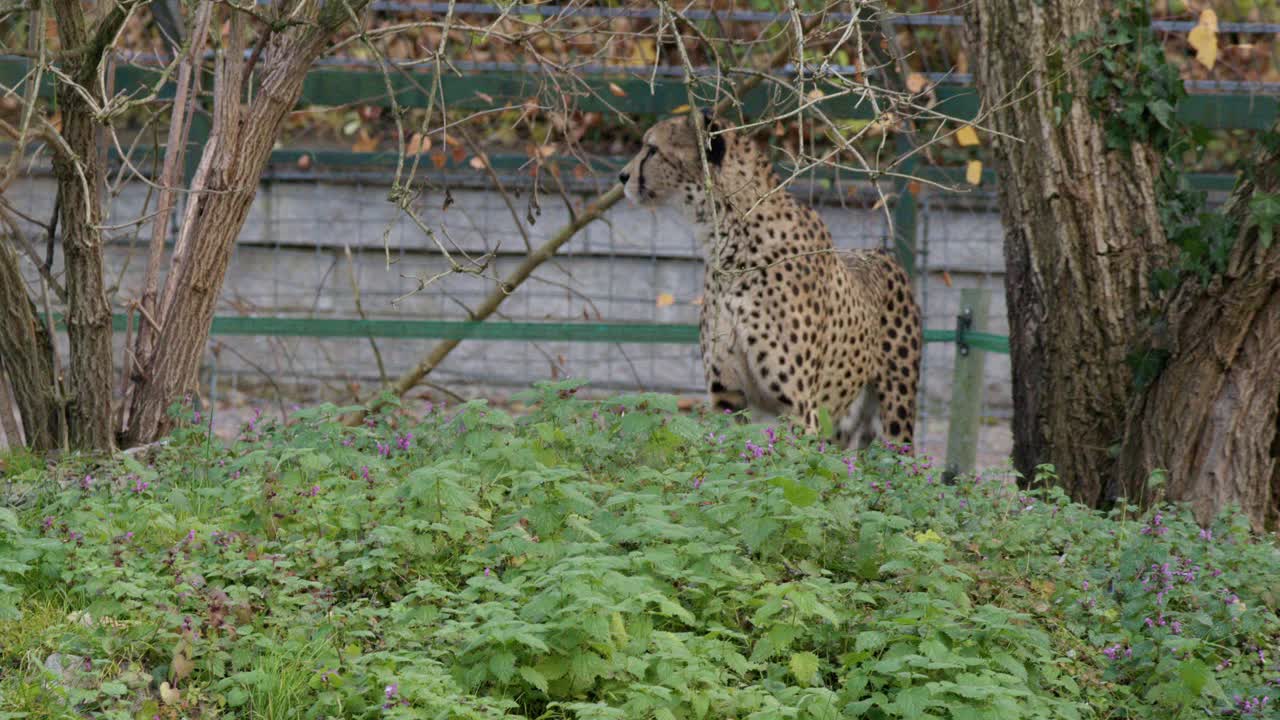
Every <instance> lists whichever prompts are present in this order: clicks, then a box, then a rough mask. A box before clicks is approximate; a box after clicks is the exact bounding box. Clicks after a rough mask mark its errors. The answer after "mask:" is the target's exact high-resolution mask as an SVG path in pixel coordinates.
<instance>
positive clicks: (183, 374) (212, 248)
mask: <svg viewBox="0 0 1280 720" xmlns="http://www.w3.org/2000/svg"><path fill="white" fill-rule="evenodd" d="M365 4H367V0H363V1H357V2H351V3H322V2H320V1H319V0H304V2H303V3H302V4H301V6H300V7H299V8H298V9H297V10H296V11H295V12H291V13H290V15H289V21H290V22H289V25H288V28H287V29H286V30H284V31H283V32H280V33H275V34H273V35H272V36H271V39H270V41H269V42H268V43H267V44H266V46H265V48H264V51H263V52H262V54H261V57H262V58H263V59H264V60H265V61H266V64H265V66H262V67H261V69H260V72H261V82H260V85H259V88H258V91H257V94H256V96H254V97H253V98H252V100H250V101H249V102H248V103H247V104H246V103H244V102H243V101H242V89H243V87H242V86H243V85H245V84H247V83H243V81H242V78H243V76H244V73H245V72H246V68H245V67H244V52H243V47H242V46H240V39H241V37H242V29H241V28H240V14H239V13H235V14H233V15H232V32H231V38H232V40H231V47H229V48H227V49H226V50H225V51H224V52H223V53H221V54H220V56H219V59H218V61H217V62H218V65H217V67H216V72H215V88H214V97H215V99H214V123H213V129H212V133H211V135H210V138H209V142H208V143H207V144H206V145H205V148H204V153H203V155H202V157H201V160H200V165H199V168H198V169H197V171H196V176H195V180H194V181H193V185H192V188H191V189H192V193H191V195H190V196H189V201H188V204H187V212H186V216H185V217H184V222H183V228H182V233H181V235H180V237H179V238H178V242H177V245H176V246H175V248H174V256H173V262H172V266H171V268H170V270H169V275H168V277H167V279H166V283H165V288H164V294H163V297H162V300H161V304H160V312H161V317H159V318H157V321H158V322H159V324H160V331H159V332H158V333H157V337H156V341H155V350H154V352H153V353H151V354H150V355H149V356H148V357H145V358H140V366H141V371H140V372H139V373H138V374H137V375H136V376H135V377H134V387H133V392H132V397H131V406H130V407H131V409H130V414H129V421H128V428H127V429H126V431H125V433H124V437H125V442H127V443H128V444H137V443H145V442H151V441H153V440H155V439H156V438H158V437H160V436H162V435H164V434H165V433H166V432H168V430H169V429H170V426H171V421H170V419H169V417H168V415H167V414H166V412H165V411H166V410H167V409H168V407H169V406H170V405H171V404H172V403H173V402H175V401H177V400H179V399H181V398H182V396H183V395H184V394H185V393H187V392H190V391H192V390H194V388H195V385H196V374H197V371H198V370H199V367H200V360H201V358H202V357H203V356H204V349H205V342H206V339H207V338H208V335H209V328H210V327H211V326H212V324H213V313H214V309H215V308H216V306H217V301H218V296H219V294H220V293H221V291H222V282H223V280H224V277H225V275H226V272H227V265H228V263H229V262H230V260H231V252H232V250H233V249H234V247H235V242H236V238H237V236H239V234H240V229H241V228H242V227H243V226H244V221H245V217H246V216H247V215H248V212H249V206H250V205H251V204H252V202H253V197H254V195H255V194H256V192H257V189H258V178H259V176H260V175H261V174H262V170H263V168H264V167H265V166H266V164H267V160H268V159H269V158H270V155H271V146H272V144H273V143H274V142H275V139H276V137H277V135H278V134H279V129H280V125H281V123H283V121H284V118H285V117H286V116H287V115H288V113H289V111H291V110H292V109H293V107H294V105H295V104H296V103H297V102H298V98H299V96H300V95H301V94H302V81H303V80H304V79H305V77H306V73H307V70H308V69H309V68H310V67H311V65H312V63H314V62H315V60H316V58H317V57H319V55H320V53H321V52H322V51H323V50H324V49H325V47H326V45H327V42H328V37H329V35H330V34H331V33H332V32H333V31H334V30H336V29H337V28H338V27H339V26H340V25H341V24H342V23H343V22H345V21H346V20H347V19H348V18H349V17H350V16H349V15H348V7H349V8H350V9H351V12H352V13H359V12H361V10H362V9H363V8H364V6H365Z"/></svg>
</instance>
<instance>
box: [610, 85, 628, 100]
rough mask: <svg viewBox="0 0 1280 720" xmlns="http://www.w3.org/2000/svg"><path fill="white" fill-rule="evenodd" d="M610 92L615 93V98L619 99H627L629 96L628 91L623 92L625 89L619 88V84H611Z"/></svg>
mask: <svg viewBox="0 0 1280 720" xmlns="http://www.w3.org/2000/svg"><path fill="white" fill-rule="evenodd" d="M609 92H611V93H613V94H614V95H615V96H617V97H626V96H627V91H626V90H623V89H622V88H620V87H618V84H617V83H609Z"/></svg>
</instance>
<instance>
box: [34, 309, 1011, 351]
mask: <svg viewBox="0 0 1280 720" xmlns="http://www.w3.org/2000/svg"><path fill="white" fill-rule="evenodd" d="M111 320H112V328H113V329H114V330H115V331H116V332H124V331H125V329H126V328H127V326H128V317H127V316H126V315H124V314H123V313H117V314H116V315H113V316H112V318H111ZM55 322H56V323H57V326H58V329H60V330H61V329H64V328H65V323H64V322H63V318H62V316H61V315H55ZM210 334H212V335H262V336H272V337H307V338H368V337H372V338H389V339H396V340H515V341H525V342H588V343H601V342H603V343H639V344H655V343H658V344H671V345H692V344H695V343H697V342H698V326H697V325H692V324H684V323H592V322H569V323H558V322H508V321H502V320H498V321H482V322H476V321H471V320H355V319H350V320H349V319H345V318H290V317H246V316H233V315H222V316H218V317H215V318H214V319H213V328H212V329H211V331H210ZM964 340H965V342H966V343H968V344H969V345H970V346H971V347H974V348H977V349H979V350H987V351H989V352H997V353H1006V354H1007V353H1008V352H1009V338H1007V337H1005V336H1004V335H994V334H991V333H985V332H966V333H965V334H964ZM924 341H925V342H927V343H931V342H948V343H949V342H955V341H956V331H955V330H925V331H924Z"/></svg>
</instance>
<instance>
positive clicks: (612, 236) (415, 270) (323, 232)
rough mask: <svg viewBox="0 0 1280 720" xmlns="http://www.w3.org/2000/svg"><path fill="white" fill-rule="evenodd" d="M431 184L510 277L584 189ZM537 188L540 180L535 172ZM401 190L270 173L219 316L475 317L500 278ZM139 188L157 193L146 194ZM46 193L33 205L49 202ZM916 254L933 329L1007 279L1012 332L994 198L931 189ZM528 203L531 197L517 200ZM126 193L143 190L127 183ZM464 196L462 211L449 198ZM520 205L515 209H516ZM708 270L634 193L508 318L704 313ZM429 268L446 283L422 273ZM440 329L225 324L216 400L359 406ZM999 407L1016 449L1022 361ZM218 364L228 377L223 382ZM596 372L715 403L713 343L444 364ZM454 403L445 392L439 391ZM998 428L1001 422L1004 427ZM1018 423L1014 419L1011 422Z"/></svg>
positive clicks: (503, 377) (478, 382)
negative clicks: (241, 330) (536, 199)
mask: <svg viewBox="0 0 1280 720" xmlns="http://www.w3.org/2000/svg"><path fill="white" fill-rule="evenodd" d="M501 179H502V182H503V186H504V188H506V189H507V191H508V192H509V193H511V194H512V195H515V194H516V193H527V192H528V191H529V190H528V188H527V187H526V188H524V189H521V181H520V178H519V177H518V176H513V175H507V176H505V177H502V178H501ZM469 180H470V182H469V183H463V182H458V183H454V184H450V185H449V186H447V187H445V186H443V185H442V186H441V187H440V188H438V189H437V190H435V191H431V192H427V193H424V194H423V195H422V196H421V197H420V198H419V199H418V203H419V204H420V205H421V206H422V207H423V208H424V209H426V208H430V209H431V212H430V213H425V215H426V216H429V217H431V218H433V223H432V227H433V229H434V230H435V231H436V232H437V233H438V234H439V236H440V237H442V238H446V239H447V243H448V246H449V248H450V249H451V250H453V251H455V252H457V253H462V254H466V255H469V256H472V257H478V256H482V255H486V254H492V255H493V256H494V260H493V269H494V270H495V274H496V275H498V276H502V275H504V274H505V272H506V270H507V269H508V267H509V266H511V265H513V264H514V263H516V262H519V261H520V259H521V258H523V257H524V256H525V254H526V253H527V252H528V247H530V246H537V245H539V244H541V243H542V242H544V241H545V240H546V236H547V235H548V234H549V233H550V232H552V231H554V230H556V229H557V228H559V227H561V226H562V225H564V224H565V223H566V222H567V221H568V218H569V214H570V211H569V207H570V206H572V205H574V204H576V203H577V202H579V201H581V199H582V198H583V195H581V194H580V193H581V191H583V190H585V189H586V188H584V187H578V188H576V190H577V192H572V193H571V194H570V195H569V197H568V198H567V200H568V202H567V203H566V199H565V198H543V199H542V200H541V201H540V203H539V205H540V207H541V213H540V217H538V218H537V219H536V222H535V223H533V224H532V225H528V224H523V223H522V224H523V225H524V227H523V229H521V228H520V226H518V225H517V224H516V222H515V221H514V219H513V217H512V210H511V208H512V207H517V208H520V207H522V205H521V203H522V202H523V201H524V200H525V199H527V198H523V197H519V198H517V197H504V195H503V193H501V192H499V191H497V190H496V189H494V188H492V187H485V183H484V182H483V181H480V180H478V179H477V178H476V177H474V176H472V177H471V178H469ZM526 185H527V184H526ZM793 189H794V191H795V192H796V194H797V195H798V196H800V197H801V199H803V200H805V201H807V202H809V203H811V204H814V205H815V206H816V207H818V208H819V210H820V212H821V213H822V215H823V216H824V218H825V219H826V221H827V224H828V227H829V228H830V230H831V232H832V236H833V239H834V241H835V244H836V245H837V247H838V248H840V249H843V250H855V249H862V248H872V247H880V246H882V245H884V244H885V243H886V241H887V238H888V237H889V224H888V218H887V215H886V213H885V211H884V209H883V208H880V207H876V199H875V197H874V196H872V195H871V194H869V193H866V192H857V188H854V189H853V190H852V191H850V192H843V193H837V192H834V191H832V190H831V189H829V188H827V189H823V188H822V187H820V185H819V184H818V183H814V182H798V183H797V184H796V186H795V187H794V188H793ZM386 191H387V187H386V184H385V182H378V181H377V178H376V177H375V176H373V175H365V176H361V175H359V174H356V173H353V174H352V176H351V177H341V176H340V175H339V174H333V175H330V176H328V177H327V178H326V179H324V180H323V181H318V182H317V181H314V180H313V181H303V180H300V179H299V178H297V177H296V176H290V175H289V174H287V173H284V174H283V178H282V177H277V176H275V175H268V176H267V177H266V178H265V180H264V183H263V185H262V187H261V189H260V191H259V193H258V196H257V199H256V201H255V204H254V207H253V210H252V211H251V213H250V218H249V221H248V223H247V224H246V226H245V229H244V232H243V233H242V234H241V237H240V240H239V243H238V244H237V246H236V249H235V253H234V256H233V260H232V265H231V269H230V271H229V273H228V276H227V281H226V285H225V287H224V289H223V293H222V300H221V306H220V308H219V311H218V315H219V316H222V317H230V316H237V315H241V316H256V317H272V318H341V319H354V318H360V317H365V318H370V319H401V320H411V321H427V320H463V319H466V318H467V317H468V314H469V312H470V309H471V308H473V307H474V306H475V304H476V303H477V302H479V301H480V300H481V299H482V298H483V297H484V296H485V295H487V294H488V293H489V292H491V291H492V289H493V280H492V279H491V278H488V277H478V276H475V275H468V274H459V273H446V272H445V271H446V270H447V261H446V260H445V258H444V257H443V255H442V254H441V253H440V252H439V251H438V250H437V249H436V248H435V246H434V245H433V243H431V242H430V241H429V240H428V239H427V237H426V236H425V235H424V233H423V232H422V231H421V229H420V228H418V227H416V226H415V225H414V224H413V223H412V222H410V221H408V220H407V219H406V218H405V216H404V215H403V214H401V213H398V212H397V211H396V209H395V208H394V206H392V205H391V204H389V203H387V202H386V201H385V195H386ZM138 192H142V189H141V188H139V189H138ZM39 194H40V192H39V190H37V189H33V190H32V193H31V197H30V200H31V201H32V202H33V203H35V204H37V205H38V204H39V201H38V199H37V196H38V195H39ZM920 198H921V204H920V210H919V221H918V223H917V240H916V247H915V253H916V256H917V258H918V261H917V265H918V276H917V293H918V297H919V299H920V301H921V304H922V309H923V311H924V318H925V324H926V326H927V327H928V328H933V329H951V328H953V327H954V325H955V317H956V314H957V313H958V311H959V292H960V290H961V289H962V288H966V287H982V288H986V289H988V290H990V291H991V294H992V302H991V306H990V312H989V317H986V318H982V319H981V320H980V321H979V323H978V327H979V328H982V329H986V330H989V331H990V332H994V333H998V334H1003V333H1004V332H1005V324H1004V323H1005V321H1004V306H1003V299H1002V298H1003V293H1002V272H1003V270H1002V265H1003V258H1002V255H1001V250H1000V247H1001V230H1000V223H999V217H998V213H997V208H996V205H995V196H994V193H993V192H991V191H989V190H984V189H976V190H973V191H970V192H967V193H943V192H941V191H926V192H922V193H921V195H920ZM512 201H515V202H512ZM118 202H119V203H123V204H128V203H130V202H132V200H131V193H130V192H128V191H127V192H125V193H123V194H122V195H121V197H120V198H119V199H118ZM446 202H447V203H448V209H447V210H445V209H443V208H444V206H445V204H446ZM509 203H511V204H510V205H509ZM138 252H140V248H138V247H136V246H131V245H130V244H127V243H117V244H116V245H114V246H113V247H112V248H111V252H110V253H109V258H110V260H111V263H112V265H113V267H114V268H115V270H116V272H117V273H118V276H119V278H120V282H121V284H122V285H123V286H129V285H130V284H132V283H134V282H136V281H137V274H138V273H139V272H140V270H141V268H140V263H138V262H137V258H136V254H137V253H138ZM702 272H703V264H702V260H701V255H700V249H699V248H698V246H697V243H696V241H695V239H694V236H693V233H692V230H691V228H690V227H689V226H688V224H687V223H686V221H685V220H684V219H683V218H682V217H679V216H678V215H677V214H676V213H675V211H671V210H664V209H658V210H652V209H646V208H638V207H630V206H627V205H620V206H618V207H616V208H614V210H612V211H611V212H610V213H609V214H607V215H606V217H605V218H604V219H603V220H602V221H601V222H598V223H594V224H592V225H589V226H588V227H587V228H585V229H584V230H583V231H582V232H581V233H579V234H578V236H576V237H575V238H574V239H573V240H571V241H570V242H569V243H568V244H567V245H566V246H565V247H564V248H562V249H561V251H560V253H559V254H558V256H557V257H556V259H555V260H554V261H553V262H551V263H548V264H547V265H545V266H543V267H542V268H541V269H539V271H538V272H537V273H536V274H535V275H534V278H533V280H532V281H531V282H530V283H527V284H526V285H525V286H523V287H521V288H520V289H518V290H517V291H515V293H514V294H513V295H512V297H510V298H509V299H508V300H507V302H506V303H505V304H504V306H503V308H502V313H501V317H500V319H501V320H513V321H525V322H539V323H545V322H566V323H656V324H663V325H669V324H675V325H692V324H696V322H697V317H698V312H699V303H700V301H701V297H700V294H701V286H702ZM424 280H429V282H422V283H421V284H420V281H424ZM432 343H433V341H432V340H426V339H388V338H376V339H361V338H350V337H345V338H322V337H287V336H272V335H261V336H224V335H217V334H215V336H214V337H213V338H212V340H211V342H210V351H209V355H208V358H207V363H206V378H205V383H206V385H207V387H209V388H210V390H211V392H212V391H216V392H217V393H220V394H221V395H220V396H219V397H211V398H210V400H213V401H215V402H218V401H221V400H226V399H228V398H238V397H241V396H250V397H252V398H256V399H257V400H258V401H259V402H266V403H268V404H270V405H277V404H280V403H284V404H289V403H293V402H304V401H308V400H315V399H318V398H326V399H337V400H352V399H355V398H356V397H359V396H361V395H363V394H364V393H367V392H368V391H369V390H370V389H372V388H373V387H376V386H377V385H378V384H379V383H381V382H383V380H384V379H385V378H386V377H395V376H396V375H398V374H399V373H401V372H403V371H404V370H405V369H407V368H408V367H410V366H412V364H413V363H414V362H416V361H417V359H418V358H419V357H420V356H421V355H422V354H423V353H424V352H426V351H427V350H428V349H429V348H430V346H431V345H432ZM953 358H954V346H953V345H952V344H949V343H945V342H935V343H929V344H927V345H926V352H925V355H924V360H923V366H924V367H923V380H922V388H921V389H922V394H921V397H922V402H921V403H920V416H921V417H920V420H921V427H922V428H923V429H924V430H923V432H922V433H921V438H920V442H921V443H922V444H923V445H924V447H925V449H926V451H928V452H931V453H935V454H941V453H942V452H943V451H944V449H945V437H946V432H947V419H948V414H949V404H950V387H951V373H952V360H953ZM986 373H987V377H986V380H985V382H984V394H983V397H984V399H985V405H984V409H983V416H984V417H986V418H988V421H989V422H990V423H992V425H990V427H992V428H994V430H993V432H994V433H995V435H996V437H994V438H987V437H986V436H985V435H984V437H983V445H984V449H985V448H987V447H988V446H989V447H990V448H991V450H990V451H989V452H987V453H985V454H984V455H983V457H984V458H986V459H989V460H992V459H995V458H998V457H999V454H1000V452H1001V449H1002V448H1003V447H1004V446H1005V445H1006V444H1007V443H1005V442H1004V441H1003V440H1002V439H1001V438H1000V437H999V433H1000V432H1001V431H1002V428H1003V426H1004V425H1007V422H1008V418H1009V407H1008V362H1007V358H1005V357H1003V356H1001V357H996V358H992V359H991V360H990V361H989V362H988V363H987V370H986ZM214 375H217V376H218V378H219V379H218V380H217V381H215V380H214ZM565 377H574V378H582V379H586V380H589V381H590V383H591V386H590V387H591V388H593V389H595V390H598V391H601V392H608V391H626V390H652V391H662V392H674V393H680V394H684V395H688V396H691V397H699V396H701V395H702V393H703V391H704V387H705V386H704V380H703V374H702V367H701V361H700V357H699V352H698V348H697V345H696V344H694V343H692V342H688V341H684V342H680V343H619V342H595V343H585V342H557V341H555V340H543V341H537V342H527V341H500V340H499V341H493V340H483V341H471V342H466V343H463V345H462V346H460V347H459V348H458V349H457V350H456V351H455V352H454V354H453V355H452V356H451V357H450V358H449V359H448V360H446V361H445V363H444V364H443V365H442V366H441V367H440V368H439V369H438V370H437V371H435V372H434V373H432V375H431V376H430V378H429V379H430V380H431V381H432V382H433V383H434V384H435V385H436V386H439V387H443V388H447V389H448V390H449V391H452V392H454V393H458V394H461V395H464V396H468V397H471V396H486V397H493V398H498V399H501V398H502V397H504V396H505V395H506V394H508V393H509V392H511V391H513V390H516V389H521V388H524V387H527V386H528V385H529V384H530V383H532V382H535V381H537V380H540V379H547V378H565ZM422 394H423V395H424V396H429V397H431V398H432V399H433V400H434V401H437V402H438V401H439V400H440V399H442V398H443V397H444V395H443V393H442V391H441V390H439V389H438V388H437V389H432V388H430V387H427V388H424V391H423V393H422ZM988 434H990V433H988ZM1006 434H1007V431H1006Z"/></svg>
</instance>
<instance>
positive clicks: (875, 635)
mask: <svg viewBox="0 0 1280 720" xmlns="http://www.w3.org/2000/svg"><path fill="white" fill-rule="evenodd" d="M888 640H889V638H888V637H887V636H885V634H884V633H882V632H877V631H875V630H864V631H862V632H860V633H858V637H857V638H856V639H855V640H854V641H853V649H854V650H856V651H858V652H874V651H876V650H879V649H880V648H882V647H884V644H885V643H886V642H888Z"/></svg>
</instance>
